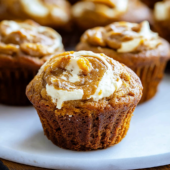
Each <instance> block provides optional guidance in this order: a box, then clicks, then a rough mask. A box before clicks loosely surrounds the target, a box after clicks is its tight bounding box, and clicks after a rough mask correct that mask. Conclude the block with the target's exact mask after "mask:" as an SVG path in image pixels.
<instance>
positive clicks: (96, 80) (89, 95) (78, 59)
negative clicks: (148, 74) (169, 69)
mask: <svg viewBox="0 0 170 170" xmlns="http://www.w3.org/2000/svg"><path fill="white" fill-rule="evenodd" d="M37 83H38V84H37ZM32 90H33V91H34V92H35V94H32ZM141 94H142V85H141V82H140V80H139V78H138V77H137V76H136V75H135V74H134V73H133V72H132V71H130V70H129V69H127V68H126V67H125V66H122V65H121V64H120V63H118V62H117V61H115V60H113V59H110V58H109V57H107V56H105V55H104V54H95V53H93V52H89V51H79V52H66V53H62V54H58V55H56V56H53V57H52V58H50V59H49V60H48V61H47V62H46V63H45V64H44V65H43V66H42V67H41V69H40V70H39V73H38V74H37V76H36V77H35V78H34V79H33V81H32V82H31V83H30V84H29V85H28V87H27V96H28V98H29V100H30V101H31V102H32V103H33V104H34V102H35V101H36V102H37V96H39V97H38V98H39V99H38V100H44V101H48V104H49V105H50V106H51V105H52V106H53V108H56V109H63V108H65V106H68V105H69V107H70V106H71V107H85V105H88V106H93V107H96V109H97V107H98V104H99V103H100V104H101V105H102V106H103V107H105V106H104V105H107V104H108V103H109V104H110V105H117V104H120V103H121V102H125V103H126V102H127V103H129V101H131V102H132V101H133V102H132V103H136V104H137V102H138V101H139V100H140V97H141ZM41 98H42V99H41ZM122 100H123V101H122ZM82 103H83V104H82Z"/></svg>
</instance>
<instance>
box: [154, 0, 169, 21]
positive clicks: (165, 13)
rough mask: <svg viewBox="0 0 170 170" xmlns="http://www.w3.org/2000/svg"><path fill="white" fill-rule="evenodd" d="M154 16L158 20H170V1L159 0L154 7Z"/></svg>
mask: <svg viewBox="0 0 170 170" xmlns="http://www.w3.org/2000/svg"><path fill="white" fill-rule="evenodd" d="M154 17H155V19H156V20H157V21H166V20H167V21H170V1H169V0H164V1H162V2H157V3H156V4H155V7H154Z"/></svg>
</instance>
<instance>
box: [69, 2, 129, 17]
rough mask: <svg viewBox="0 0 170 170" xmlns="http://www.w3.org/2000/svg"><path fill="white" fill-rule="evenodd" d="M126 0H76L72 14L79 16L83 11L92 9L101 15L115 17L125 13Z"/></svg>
mask: <svg viewBox="0 0 170 170" xmlns="http://www.w3.org/2000/svg"><path fill="white" fill-rule="evenodd" d="M127 8H128V0H108V1H105V0H84V1H81V2H77V3H76V4H75V5H74V6H73V9H72V12H73V15H74V16H80V15H81V14H83V12H85V11H93V12H96V13H98V14H99V15H101V16H105V17H108V18H116V17H118V16H120V15H121V14H123V13H125V12H126V11H127Z"/></svg>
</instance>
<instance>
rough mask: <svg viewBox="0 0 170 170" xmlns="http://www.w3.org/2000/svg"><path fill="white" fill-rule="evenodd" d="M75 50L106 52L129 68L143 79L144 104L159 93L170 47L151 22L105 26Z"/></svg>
mask: <svg viewBox="0 0 170 170" xmlns="http://www.w3.org/2000/svg"><path fill="white" fill-rule="evenodd" d="M76 50H87V51H93V52H96V53H104V54H106V55H107V56H109V57H111V58H113V59H115V60H117V61H119V62H121V63H123V64H125V65H126V66H128V67H130V68H131V69H132V70H133V71H134V72H135V73H136V74H137V75H138V76H139V77H140V79H141V81H142V84H143V88H144V90H143V96H142V99H141V101H140V102H141V103H142V102H144V101H147V100H149V99H150V98H152V97H153V96H154V95H155V94H156V92H157V86H158V84H159V83H160V81H161V79H162V77H163V74H164V69H165V66H166V63H167V61H168V60H169V57H170V52H169V44H168V42H167V41H166V40H164V39H162V38H160V37H159V36H158V34H157V33H155V32H152V31H151V30H150V28H149V23H148V22H147V21H144V22H142V23H140V24H136V23H129V22H115V23H113V24H110V25H108V26H106V27H96V28H93V29H89V30H87V31H86V32H85V33H84V34H83V35H82V38H81V41H80V43H79V44H78V45H77V47H76Z"/></svg>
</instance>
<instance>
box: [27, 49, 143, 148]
mask: <svg viewBox="0 0 170 170" xmlns="http://www.w3.org/2000/svg"><path fill="white" fill-rule="evenodd" d="M67 53H68V52H67ZM63 55H64V54H63ZM117 64H118V65H119V63H117ZM41 69H45V66H43V67H42V68H41ZM121 69H122V71H123V72H122V75H121V79H122V81H123V82H126V83H127V84H126V86H125V83H123V84H124V85H122V86H121V88H120V89H118V90H117V91H116V92H114V93H113V95H111V96H110V97H105V98H102V99H100V100H99V101H93V100H92V99H86V100H73V101H66V102H64V104H63V106H62V108H61V109H57V108H56V104H54V103H53V102H52V100H51V97H50V96H48V95H47V93H46V89H45V87H46V82H45V81H44V79H43V74H40V73H41V72H40V73H39V74H38V75H37V76H36V77H35V78H34V79H33V80H32V81H31V82H30V84H29V85H28V86H27V90H26V95H27V97H28V99H29V100H30V101H31V102H32V104H33V105H34V107H35V109H36V110H37V112H38V114H39V117H40V120H41V122H42V125H43V128H44V132H45V135H46V136H47V137H48V138H49V139H50V140H51V141H52V142H53V143H54V144H56V145H57V146H59V147H63V148H66V149H72V150H93V149H99V148H106V147H109V146H111V145H114V144H116V143H118V142H120V141H121V140H122V139H123V137H124V136H125V135H126V132H127V130H128V128H129V124H130V120H131V116H132V113H133V111H134V109H135V107H136V105H137V104H138V102H139V100H140V98H141V96H142V85H141V82H140V80H139V78H138V77H137V75H136V74H135V73H134V72H133V71H132V70H130V69H129V68H127V67H126V66H124V65H121ZM126 72H127V73H128V74H129V75H130V79H127V77H126Z"/></svg>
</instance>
